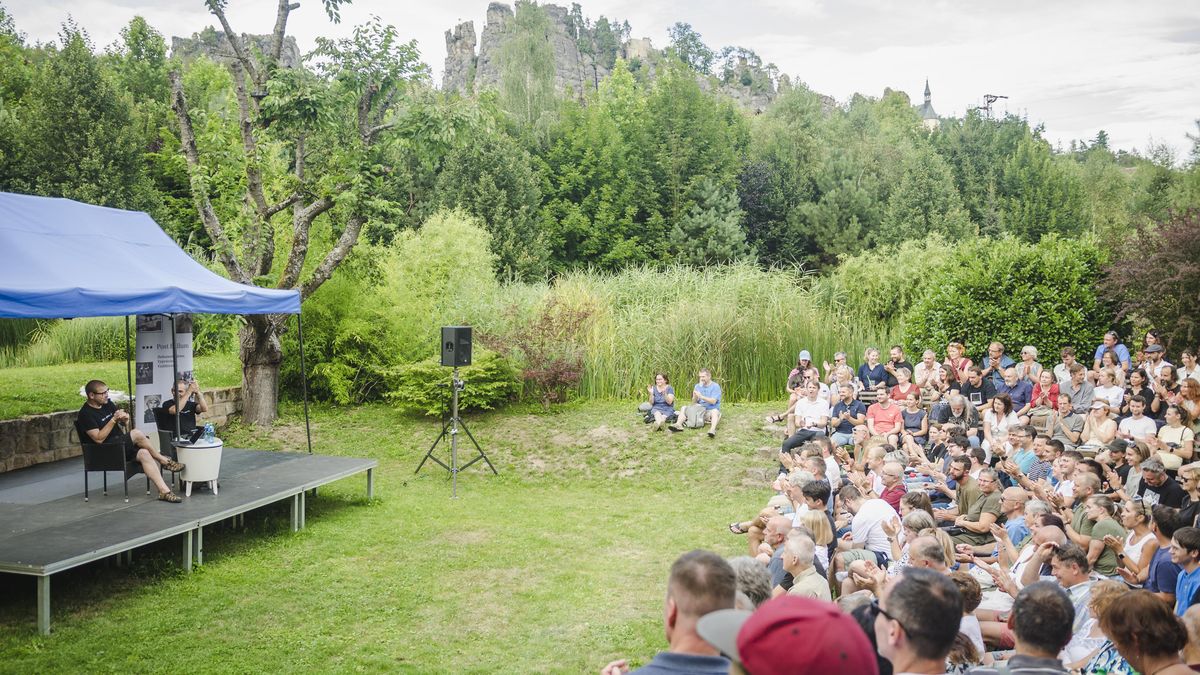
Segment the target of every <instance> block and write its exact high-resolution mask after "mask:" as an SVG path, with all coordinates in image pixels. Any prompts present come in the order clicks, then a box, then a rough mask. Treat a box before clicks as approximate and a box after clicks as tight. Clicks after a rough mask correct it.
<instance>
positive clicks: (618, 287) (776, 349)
mask: <svg viewBox="0 0 1200 675" xmlns="http://www.w3.org/2000/svg"><path fill="white" fill-rule="evenodd" d="M812 282H813V277H811V276H810V275H808V274H806V273H804V272H802V271H800V270H799V269H773V270H762V269H759V268H758V267H756V266H754V265H745V264H736V265H728V266H721V267H713V268H708V269H693V268H687V267H669V268H666V269H653V268H635V269H628V270H625V271H622V272H617V273H601V272H594V271H582V272H573V273H569V274H566V275H564V276H562V277H560V278H559V279H557V280H556V281H555V282H554V283H553V284H545V283H538V284H506V285H503V286H501V287H500V288H499V290H498V293H497V295H496V296H494V297H488V298H476V299H475V301H474V302H472V303H471V305H470V306H469V307H468V306H458V307H455V308H454V311H455V316H456V317H459V318H460V320H464V321H468V322H470V323H472V324H473V325H475V326H476V327H477V328H478V329H480V330H483V331H487V332H491V333H493V334H498V335H503V334H505V333H506V332H508V331H511V330H514V329H515V328H516V325H517V324H519V322H520V320H521V317H523V316H528V315H529V314H530V313H531V312H533V311H534V310H535V309H536V307H537V306H538V305H539V304H540V303H541V302H544V301H546V300H547V299H548V298H549V297H550V296H551V295H553V296H554V297H555V298H556V299H557V300H558V301H559V302H561V303H564V304H566V305H568V306H573V307H586V308H590V309H591V310H592V313H593V314H592V321H591V322H590V329H589V330H588V331H587V333H586V334H585V335H581V336H579V339H580V341H581V342H582V343H583V345H584V348H585V360H584V374H583V380H582V381H581V382H580V385H579V388H578V393H579V395H581V396H583V397H584V398H593V399H627V398H631V397H640V396H642V395H643V394H644V393H645V388H646V386H647V385H649V384H650V383H651V380H652V378H653V375H654V373H655V372H656V371H662V372H665V373H667V375H668V376H669V377H670V378H671V381H672V383H673V384H674V385H675V386H676V389H677V390H678V391H679V392H680V393H681V394H685V393H687V392H688V391H690V388H691V383H694V382H695V381H696V373H697V371H698V370H699V369H700V368H703V367H707V368H710V369H712V371H713V377H714V378H715V379H716V380H717V381H718V382H720V383H721V386H722V389H723V390H724V395H725V397H726V399H727V400H730V401H769V400H777V399H779V398H781V397H782V396H783V395H784V384H785V382H786V379H787V374H788V371H789V370H790V369H791V368H792V367H793V366H794V365H795V362H796V356H797V354H798V353H799V351H800V350H801V349H807V350H809V351H810V352H812V355H813V360H814V362H815V363H818V364H819V363H820V362H821V360H822V359H830V360H832V357H833V353H834V352H836V351H839V350H845V351H847V352H849V353H850V355H851V357H850V360H851V362H854V363H857V362H858V361H859V360H860V357H861V354H862V352H863V350H864V349H865V347H866V346H868V345H876V346H881V347H886V344H885V343H887V344H890V343H891V342H892V341H894V340H895V338H896V337H897V335H896V331H895V330H894V329H893V328H892V327H890V326H888V325H881V324H876V323H871V322H869V321H864V320H861V319H859V320H855V321H850V320H847V318H846V315H845V313H844V312H841V311H838V310H837V309H835V308H830V307H829V305H826V304H823V303H821V302H819V301H818V300H817V298H816V297H814V290H813V283H812ZM447 318H450V317H447Z"/></svg>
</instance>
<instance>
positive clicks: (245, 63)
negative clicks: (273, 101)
mask: <svg viewBox="0 0 1200 675" xmlns="http://www.w3.org/2000/svg"><path fill="white" fill-rule="evenodd" d="M204 4H206V5H208V11H209V12H212V14H213V16H215V17H217V21H219V22H221V30H224V31H225V39H226V40H229V46H230V47H233V53H234V55H235V56H236V57H237V60H238V61H240V62H241V64H242V67H243V68H245V69H246V72H247V73H249V74H250V80H251V81H252V82H254V83H256V84H258V83H259V79H258V69H257V68H255V67H254V59H252V58H250V54H249V53H248V52H247V51H246V45H244V44H242V38H241V36H240V35H238V34H237V33H235V32H233V27H232V26H230V25H229V19H227V18H225V10H223V9H221V4H220V3H219V2H217V0H205V3H204Z"/></svg>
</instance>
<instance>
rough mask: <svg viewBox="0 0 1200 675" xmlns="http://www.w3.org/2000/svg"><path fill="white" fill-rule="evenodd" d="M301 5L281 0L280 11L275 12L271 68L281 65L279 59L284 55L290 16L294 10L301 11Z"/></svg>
mask: <svg viewBox="0 0 1200 675" xmlns="http://www.w3.org/2000/svg"><path fill="white" fill-rule="evenodd" d="M299 8H300V3H298V2H296V3H292V2H288V0H279V9H278V10H277V11H276V12H275V30H273V31H271V53H270V58H271V67H276V66H278V65H279V57H280V56H282V55H283V38H284V33H285V32H286V31H287V20H288V14H290V13H291V11H292V10H293V9H299Z"/></svg>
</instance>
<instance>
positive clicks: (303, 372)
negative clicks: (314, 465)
mask: <svg viewBox="0 0 1200 675" xmlns="http://www.w3.org/2000/svg"><path fill="white" fill-rule="evenodd" d="M296 336H297V337H298V338H299V339H300V388H301V391H302V392H303V396H304V435H305V437H306V438H307V439H308V454H310V455H311V454H312V429H311V428H310V427H309V424H308V369H307V368H305V367H304V320H303V319H301V318H300V313H299V312H297V313H296ZM314 493H315V491H314Z"/></svg>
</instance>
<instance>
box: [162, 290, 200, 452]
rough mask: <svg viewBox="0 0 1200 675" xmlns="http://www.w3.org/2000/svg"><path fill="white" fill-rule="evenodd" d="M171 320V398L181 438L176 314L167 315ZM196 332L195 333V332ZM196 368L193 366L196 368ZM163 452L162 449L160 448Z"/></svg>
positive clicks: (176, 434) (176, 436) (177, 431)
mask: <svg viewBox="0 0 1200 675" xmlns="http://www.w3.org/2000/svg"><path fill="white" fill-rule="evenodd" d="M167 316H168V317H170V318H171V398H173V399H175V436H174V437H175V438H180V437H181V436H182V434H181V433H180V432H179V418H180V416H181V415H182V414H183V401H182V399H180V398H179V395H178V394H176V393H175V389H176V387H175V380H178V379H179V350H178V349H176V348H175V314H174V313H171V314H168V315H167ZM193 332H195V331H193ZM194 367H195V366H193V368H194ZM159 452H162V448H159Z"/></svg>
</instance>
